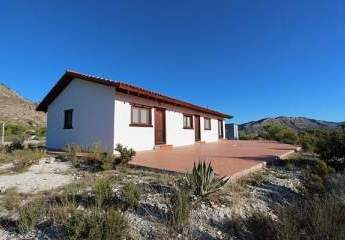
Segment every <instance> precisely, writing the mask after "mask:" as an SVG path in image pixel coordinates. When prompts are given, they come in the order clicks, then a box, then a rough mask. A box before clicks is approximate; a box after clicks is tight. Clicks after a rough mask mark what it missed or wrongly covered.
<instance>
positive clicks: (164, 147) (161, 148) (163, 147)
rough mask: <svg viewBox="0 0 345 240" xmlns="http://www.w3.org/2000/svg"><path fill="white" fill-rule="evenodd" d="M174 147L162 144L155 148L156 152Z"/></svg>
mask: <svg viewBox="0 0 345 240" xmlns="http://www.w3.org/2000/svg"><path fill="white" fill-rule="evenodd" d="M172 148H173V145H171V144H162V145H156V146H154V147H153V149H154V150H164V149H172Z"/></svg>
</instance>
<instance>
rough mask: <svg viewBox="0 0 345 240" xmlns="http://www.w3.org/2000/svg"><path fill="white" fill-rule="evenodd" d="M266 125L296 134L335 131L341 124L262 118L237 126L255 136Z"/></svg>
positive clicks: (295, 118)
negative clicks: (309, 131)
mask: <svg viewBox="0 0 345 240" xmlns="http://www.w3.org/2000/svg"><path fill="white" fill-rule="evenodd" d="M267 124H281V125H284V126H287V127H289V128H291V129H293V130H295V131H296V132H301V131H305V130H310V129H336V128H340V125H341V123H338V122H328V121H322V120H315V119H310V118H305V117H277V118H264V119H261V120H258V121H252V122H248V123H244V124H241V125H239V131H242V132H244V133H246V134H253V135H257V134H258V133H259V132H260V131H262V130H263V126H265V125H267Z"/></svg>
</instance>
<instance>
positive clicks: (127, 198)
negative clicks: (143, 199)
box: [122, 182, 141, 208]
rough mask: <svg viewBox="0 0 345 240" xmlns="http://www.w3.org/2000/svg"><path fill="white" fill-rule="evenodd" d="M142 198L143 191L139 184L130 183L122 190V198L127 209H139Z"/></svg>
mask: <svg viewBox="0 0 345 240" xmlns="http://www.w3.org/2000/svg"><path fill="white" fill-rule="evenodd" d="M140 196H141V190H140V188H139V186H138V185H137V184H134V183H132V182H130V183H127V184H126V185H125V186H124V187H123V188H122V197H123V201H124V203H125V205H126V207H130V208H137V207H138V206H139V201H140Z"/></svg>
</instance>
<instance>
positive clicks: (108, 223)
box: [66, 209, 129, 240]
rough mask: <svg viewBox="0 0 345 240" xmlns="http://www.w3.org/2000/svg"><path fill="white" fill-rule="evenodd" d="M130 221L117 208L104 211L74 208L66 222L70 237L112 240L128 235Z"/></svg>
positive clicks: (74, 238)
mask: <svg viewBox="0 0 345 240" xmlns="http://www.w3.org/2000/svg"><path fill="white" fill-rule="evenodd" d="M128 228H129V225H128V221H127V219H126V218H125V217H124V216H123V215H122V214H120V213H119V212H118V211H116V210H113V209H111V210H109V211H108V212H102V211H99V210H98V209H91V211H89V212H87V211H81V210H74V211H73V212H72V213H71V216H70V218H69V219H68V221H67V224H66V232H67V237H68V239H71V240H79V239H95V240H99V239H100V240H102V239H104V240H108V239H109V240H110V239H114V240H115V239H116V240H117V239H124V238H125V237H127V235H128Z"/></svg>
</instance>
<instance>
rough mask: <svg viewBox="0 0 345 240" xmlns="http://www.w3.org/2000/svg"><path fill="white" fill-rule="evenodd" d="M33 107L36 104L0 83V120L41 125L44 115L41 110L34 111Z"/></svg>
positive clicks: (43, 121)
mask: <svg viewBox="0 0 345 240" xmlns="http://www.w3.org/2000/svg"><path fill="white" fill-rule="evenodd" d="M35 108H36V104H34V103H33V102H31V101H29V100H27V99H25V98H23V97H22V96H20V95H19V94H17V93H16V92H15V91H13V90H12V89H10V88H9V87H7V86H6V85H4V84H2V83H0V122H2V121H6V122H11V123H19V124H24V125H28V126H43V125H44V124H45V121H46V116H45V114H44V113H42V112H36V111H35Z"/></svg>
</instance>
